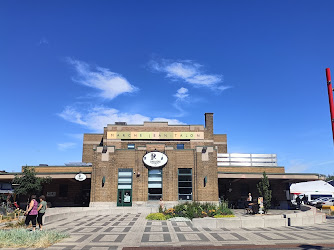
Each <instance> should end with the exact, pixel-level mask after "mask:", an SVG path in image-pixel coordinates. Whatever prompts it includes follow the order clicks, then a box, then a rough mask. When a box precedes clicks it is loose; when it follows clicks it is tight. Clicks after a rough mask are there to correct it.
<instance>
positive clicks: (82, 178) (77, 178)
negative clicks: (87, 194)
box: [74, 173, 87, 181]
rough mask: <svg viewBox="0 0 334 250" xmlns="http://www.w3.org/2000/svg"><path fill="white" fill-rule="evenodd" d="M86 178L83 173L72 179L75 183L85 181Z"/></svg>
mask: <svg viewBox="0 0 334 250" xmlns="http://www.w3.org/2000/svg"><path fill="white" fill-rule="evenodd" d="M86 178H87V176H86V175H85V174H83V173H79V174H77V175H76V176H75V177H74V179H76V180H77V181H84V180H86Z"/></svg>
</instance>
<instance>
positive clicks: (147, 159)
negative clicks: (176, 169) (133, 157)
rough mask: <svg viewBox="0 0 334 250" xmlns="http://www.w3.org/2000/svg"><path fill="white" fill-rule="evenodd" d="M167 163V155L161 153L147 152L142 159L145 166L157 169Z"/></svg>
mask: <svg viewBox="0 0 334 250" xmlns="http://www.w3.org/2000/svg"><path fill="white" fill-rule="evenodd" d="M167 161H168V157H167V155H165V154H164V153H161V152H149V153H147V154H146V155H144V157H143V162H144V163H145V165H147V166H149V167H152V168H159V167H162V166H164V165H166V163H167Z"/></svg>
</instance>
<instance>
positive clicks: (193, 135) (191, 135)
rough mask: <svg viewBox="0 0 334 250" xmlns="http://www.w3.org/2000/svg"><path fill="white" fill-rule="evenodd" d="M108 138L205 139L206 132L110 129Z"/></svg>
mask: <svg viewBox="0 0 334 250" xmlns="http://www.w3.org/2000/svg"><path fill="white" fill-rule="evenodd" d="M107 139H134V140H136V139H137V140H141V139H142V140H147V139H150V140H161V139H163V140H165V139H178V140H203V139H204V132H116V131H108V132H107Z"/></svg>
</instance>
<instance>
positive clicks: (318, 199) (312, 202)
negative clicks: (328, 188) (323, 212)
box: [309, 197, 331, 206]
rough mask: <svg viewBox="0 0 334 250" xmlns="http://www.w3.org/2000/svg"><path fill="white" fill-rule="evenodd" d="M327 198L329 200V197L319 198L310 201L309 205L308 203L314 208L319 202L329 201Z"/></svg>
mask: <svg viewBox="0 0 334 250" xmlns="http://www.w3.org/2000/svg"><path fill="white" fill-rule="evenodd" d="M329 198H331V197H319V198H317V199H315V200H313V201H310V202H309V203H310V205H312V206H315V205H317V204H318V202H321V201H323V200H326V199H329Z"/></svg>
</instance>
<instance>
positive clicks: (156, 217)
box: [146, 213, 166, 220]
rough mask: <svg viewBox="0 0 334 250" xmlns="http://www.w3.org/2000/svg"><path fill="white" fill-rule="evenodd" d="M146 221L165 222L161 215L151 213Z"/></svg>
mask: <svg viewBox="0 0 334 250" xmlns="http://www.w3.org/2000/svg"><path fill="white" fill-rule="evenodd" d="M146 220H166V216H165V215H164V214H163V213H152V214H149V215H147V216H146Z"/></svg>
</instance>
